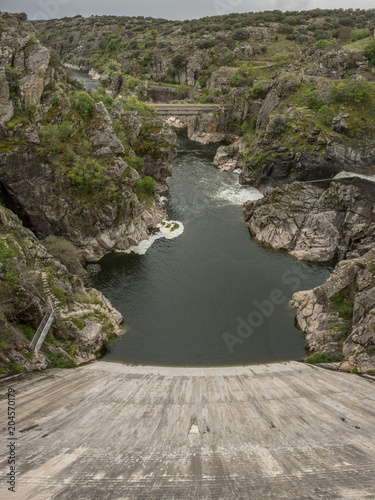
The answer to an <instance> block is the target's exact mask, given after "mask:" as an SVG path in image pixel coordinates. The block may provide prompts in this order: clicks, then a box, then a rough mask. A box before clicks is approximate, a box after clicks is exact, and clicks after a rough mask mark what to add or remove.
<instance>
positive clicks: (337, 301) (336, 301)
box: [331, 292, 354, 321]
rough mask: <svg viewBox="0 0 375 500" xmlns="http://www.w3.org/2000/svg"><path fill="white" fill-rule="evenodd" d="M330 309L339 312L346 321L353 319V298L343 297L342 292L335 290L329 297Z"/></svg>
mask: <svg viewBox="0 0 375 500" xmlns="http://www.w3.org/2000/svg"><path fill="white" fill-rule="evenodd" d="M331 305H332V309H333V310H334V311H336V312H338V313H339V315H340V316H341V317H342V318H343V319H346V320H348V321H351V320H352V319H353V307H354V304H353V300H351V299H350V298H344V297H343V296H342V293H340V292H337V293H335V295H333V296H332V297H331Z"/></svg>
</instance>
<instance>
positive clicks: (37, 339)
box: [29, 297, 55, 355]
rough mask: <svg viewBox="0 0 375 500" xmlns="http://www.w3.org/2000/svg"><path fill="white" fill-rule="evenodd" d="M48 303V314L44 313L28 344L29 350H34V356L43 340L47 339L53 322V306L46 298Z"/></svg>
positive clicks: (49, 299)
mask: <svg viewBox="0 0 375 500" xmlns="http://www.w3.org/2000/svg"><path fill="white" fill-rule="evenodd" d="M48 303H49V306H50V312H46V314H45V315H44V317H43V319H42V321H41V323H40V325H39V327H38V330H37V331H36V333H35V335H34V337H33V339H32V341H31V342H30V345H29V349H34V352H35V354H36V355H38V353H39V351H40V349H41V347H42V345H43V342H44V340H45V338H46V337H47V335H48V332H49V330H50V328H51V326H52V324H53V322H54V320H55V310H54V308H53V304H52V301H51V298H50V297H49V298H48Z"/></svg>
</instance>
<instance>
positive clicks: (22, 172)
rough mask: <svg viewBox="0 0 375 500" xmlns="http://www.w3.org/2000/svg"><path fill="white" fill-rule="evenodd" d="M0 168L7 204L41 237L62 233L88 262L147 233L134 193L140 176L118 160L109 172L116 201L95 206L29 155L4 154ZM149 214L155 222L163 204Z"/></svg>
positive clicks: (161, 217)
mask: <svg viewBox="0 0 375 500" xmlns="http://www.w3.org/2000/svg"><path fill="white" fill-rule="evenodd" d="M0 170H1V183H2V187H3V190H4V192H5V193H6V197H7V200H8V205H9V206H12V207H14V209H15V210H17V212H18V213H20V215H21V216H22V218H23V220H25V221H26V222H27V224H28V226H29V227H30V228H31V229H32V230H33V231H34V232H35V234H37V236H38V237H40V238H45V237H47V236H49V235H51V234H54V235H57V236H63V237H65V238H66V239H68V240H69V241H71V242H72V243H73V244H74V245H76V246H77V247H78V248H79V249H80V251H81V253H82V256H83V257H84V258H85V259H87V260H90V261H93V260H99V259H100V258H101V257H102V255H103V254H104V253H106V252H108V251H116V250H120V251H121V250H126V249H127V248H129V246H131V245H137V244H138V243H139V242H140V241H142V240H145V239H148V237H149V232H148V228H147V225H146V223H145V222H144V220H143V218H142V212H143V207H142V205H141V204H140V203H139V201H138V199H137V196H136V195H135V194H134V193H133V191H132V185H134V182H135V181H136V180H137V179H138V178H139V175H138V173H137V172H136V171H135V170H134V169H133V168H131V167H129V165H127V164H126V163H125V162H124V161H123V160H122V159H121V158H119V159H118V160H117V165H116V166H115V165H113V164H112V163H111V165H110V166H109V167H108V170H107V171H108V172H109V173H110V175H111V177H112V181H113V182H114V183H115V184H116V185H117V193H118V195H119V196H118V197H117V198H118V200H117V202H116V203H113V202H111V201H110V200H108V203H107V204H105V205H103V204H101V205H97V206H95V204H90V203H89V202H88V199H87V197H81V198H80V197H77V196H76V193H75V192H74V190H72V189H71V186H70V185H69V183H68V182H67V180H66V179H65V180H64V178H62V177H60V176H58V175H56V173H55V171H54V169H53V168H52V167H51V166H50V165H48V164H47V163H43V162H41V161H40V160H38V159H37V158H35V157H33V156H30V155H22V154H16V153H8V154H3V155H1V156H0ZM30 191H32V192H33V196H32V197H30ZM149 212H151V213H152V217H153V220H154V226H156V225H157V224H158V223H159V222H161V220H162V219H163V217H164V210H163V208H162V206H161V205H157V204H156V205H154V207H153V208H150V209H149Z"/></svg>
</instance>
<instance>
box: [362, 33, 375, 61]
mask: <svg viewBox="0 0 375 500" xmlns="http://www.w3.org/2000/svg"><path fill="white" fill-rule="evenodd" d="M363 53H364V55H365V56H366V57H367V58H368V60H369V61H370V64H371V65H372V66H375V38H374V39H373V40H371V42H370V43H369V44H368V45H366V47H365V48H364V49H363Z"/></svg>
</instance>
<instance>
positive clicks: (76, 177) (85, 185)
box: [67, 158, 109, 195]
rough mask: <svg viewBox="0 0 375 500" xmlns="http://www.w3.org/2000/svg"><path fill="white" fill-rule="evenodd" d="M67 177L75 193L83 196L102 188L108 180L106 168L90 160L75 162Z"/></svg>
mask: <svg viewBox="0 0 375 500" xmlns="http://www.w3.org/2000/svg"><path fill="white" fill-rule="evenodd" d="M67 177H68V179H69V180H70V182H71V183H72V184H73V186H74V187H75V188H76V189H77V191H78V192H80V193H81V194H84V195H87V194H89V193H90V192H91V191H93V190H97V189H101V188H103V186H104V185H105V184H106V183H107V182H108V180H109V178H108V176H107V171H106V168H105V167H104V166H103V165H101V164H100V163H99V162H97V161H95V160H94V159H92V158H87V159H86V160H79V161H77V162H76V163H75V164H74V166H73V167H72V168H71V169H70V170H69V172H68V174H67Z"/></svg>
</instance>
